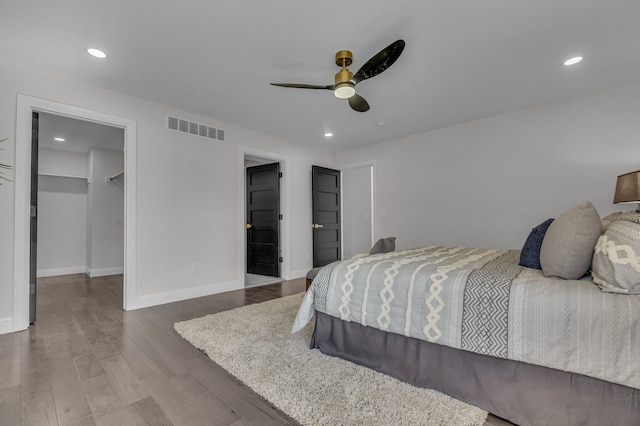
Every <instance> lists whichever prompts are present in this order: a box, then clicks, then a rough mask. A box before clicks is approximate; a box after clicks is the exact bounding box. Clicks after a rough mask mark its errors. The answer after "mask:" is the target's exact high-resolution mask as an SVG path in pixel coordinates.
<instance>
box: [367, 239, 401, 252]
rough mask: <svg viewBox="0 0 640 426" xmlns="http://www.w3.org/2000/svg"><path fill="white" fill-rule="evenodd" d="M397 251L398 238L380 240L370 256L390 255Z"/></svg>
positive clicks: (372, 248)
mask: <svg viewBox="0 0 640 426" xmlns="http://www.w3.org/2000/svg"><path fill="white" fill-rule="evenodd" d="M395 249H396V237H387V238H380V239H379V240H378V241H376V243H375V244H374V245H373V247H371V250H369V254H378V253H388V252H390V251H394V250H395Z"/></svg>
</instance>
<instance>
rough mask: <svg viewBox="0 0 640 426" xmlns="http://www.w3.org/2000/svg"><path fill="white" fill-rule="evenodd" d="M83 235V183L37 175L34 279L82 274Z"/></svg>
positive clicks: (84, 207)
mask: <svg viewBox="0 0 640 426" xmlns="http://www.w3.org/2000/svg"><path fill="white" fill-rule="evenodd" d="M86 235H87V181H86V180H85V179H75V178H65V177H51V176H40V177H39V179H38V253H37V266H38V270H37V276H39V277H46V276H54V275H66V274H78V273H84V272H85V269H86V260H87V259H86V258H87V256H86Z"/></svg>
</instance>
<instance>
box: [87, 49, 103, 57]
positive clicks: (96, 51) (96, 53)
mask: <svg viewBox="0 0 640 426" xmlns="http://www.w3.org/2000/svg"><path fill="white" fill-rule="evenodd" d="M87 53H88V54H89V55H91V56H93V57H95V58H99V59H104V58H106V57H107V54H106V53H104V52H103V51H102V50H100V49H95V48H93V47H90V48H88V49H87Z"/></svg>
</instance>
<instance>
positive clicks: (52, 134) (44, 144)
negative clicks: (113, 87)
mask: <svg viewBox="0 0 640 426" xmlns="http://www.w3.org/2000/svg"><path fill="white" fill-rule="evenodd" d="M57 137H61V138H63V139H64V142H59V141H56V140H54V138H57ZM38 145H39V146H40V147H41V148H51V149H61V150H65V151H75V152H82V153H85V154H86V153H88V152H89V150H90V149H91V148H101V149H109V150H112V151H123V150H124V129H121V128H118V127H111V126H106V125H104V124H99V123H92V122H90V121H83V120H76V119H74V118H69V117H62V116H59V115H54V114H47V113H40V114H39V117H38Z"/></svg>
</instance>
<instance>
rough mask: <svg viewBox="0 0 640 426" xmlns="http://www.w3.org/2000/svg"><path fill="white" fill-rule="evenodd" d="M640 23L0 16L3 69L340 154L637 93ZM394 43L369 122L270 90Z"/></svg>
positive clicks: (49, 6) (549, 11) (631, 8)
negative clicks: (394, 54) (345, 56)
mask: <svg viewBox="0 0 640 426" xmlns="http://www.w3.org/2000/svg"><path fill="white" fill-rule="evenodd" d="M639 18H640V1H638V0H535V1H534V0H529V1H524V0H520V1H518V0H449V1H446V0H440V1H435V0H412V1H389V0H385V1H381V0H352V1H336V0H323V1H300V0H272V1H264V0H244V1H202V0H200V1H197V0H181V1H175V0H172V1H168V0H136V1H131V0H109V1H101V2H99V1H87V0H65V1H55V2H53V1H50V0H30V1H8V0H2V4H1V6H0V28H1V29H2V36H1V37H0V58H2V59H5V60H9V61H15V62H19V63H25V64H29V65H32V66H35V67H39V68H43V69H47V70H50V71H53V72H56V73H61V74H65V75H68V76H70V77H72V78H75V79H79V80H82V81H86V82H89V83H92V84H95V85H98V86H102V87H106V88H109V89H112V90H115V91H119V92H123V93H128V94H130V95H134V96H137V97H141V98H144V99H148V100H151V101H155V102H159V103H162V104H165V105H170V106H172V107H175V108H178V109H180V110H184V111H189V112H192V113H195V114H199V115H202V116H204V117H211V118H212V119H214V120H220V121H223V122H227V123H231V124H235V125H238V126H242V127H245V128H248V129H252V130H256V131H259V132H263V133H266V134H270V135H273V136H276V137H279V138H282V139H286V140H291V141H294V142H299V143H303V144H306V145H309V146H315V147H324V148H326V149H330V150H335V151H340V150H345V149H350V148H354V147H357V146H362V145H366V144H372V143H377V142H381V141H385V140H391V139H395V138H398V137H402V136H406V135H410V134H415V133H420V132H424V131H428V130H433V129H437V128H441V127H444V126H449V125H453V124H457V123H462V122H466V121H470V120H476V119H480V118H484V117H488V116H492V115H496V114H500V113H504V112H508V111H512V110H516V109H521V108H525V107H529V106H534V105H540V104H544V103H547V102H552V101H555V100H559V99H563V98H567V97H571V96H576V95H580V94H583V93H587V92H590V91H594V90H598V89H603V88H607V87H611V86H616V85H622V84H628V83H631V82H635V81H638V80H639V79H640V50H639V44H638V42H639V41H640V23H638V21H639ZM400 38H401V39H404V40H405V41H406V48H405V50H404V53H403V54H402V56H401V57H400V59H399V60H398V61H397V62H396V63H395V64H394V65H393V66H392V67H391V68H389V69H388V70H387V71H385V72H384V73H383V74H380V75H378V76H376V77H375V78H372V79H369V80H366V81H363V82H361V83H360V84H359V85H358V87H357V91H358V93H359V94H360V95H362V96H363V97H364V98H365V99H366V100H367V101H368V102H369V104H370V105H371V110H370V111H368V112H365V113H358V112H355V111H352V110H351V109H350V108H349V107H348V105H347V102H346V101H344V100H339V99H337V98H335V97H334V96H333V94H332V93H331V92H330V91H316V90H302V89H289V88H279V87H273V86H270V85H269V83H270V82H284V83H309V84H322V85H324V84H331V83H332V82H333V75H334V74H335V73H336V72H337V71H338V67H337V66H336V65H335V63H334V55H335V53H336V51H338V50H341V49H348V50H351V51H352V52H353V55H354V62H353V64H352V65H351V67H350V69H351V70H352V71H353V72H356V71H357V70H358V69H359V68H360V66H362V65H363V64H364V63H365V62H366V61H367V60H368V59H369V58H370V57H371V56H373V55H374V54H375V53H377V52H378V51H380V50H381V49H382V48H384V47H385V46H387V45H388V44H389V43H391V42H393V41H394V40H396V39H400ZM89 46H94V47H98V48H101V49H103V50H105V51H106V52H107V54H108V55H109V57H108V59H106V60H102V61H100V60H97V59H94V58H91V57H89V56H88V55H87V54H86V53H85V52H84V49H85V48H86V47H89ZM575 55H581V56H584V58H585V59H584V61H583V62H582V63H580V64H579V65H576V66H574V67H564V66H563V65H562V63H563V61H564V60H565V59H567V58H569V57H571V56H575ZM380 121H384V122H386V126H384V127H380V126H378V125H377V123H378V122H380ZM325 131H332V132H333V133H334V134H335V136H334V137H333V138H332V139H331V140H326V139H325V138H324V136H323V134H324V132H325ZM232 137H233V135H232V134H229V139H230V140H231V139H232Z"/></svg>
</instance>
